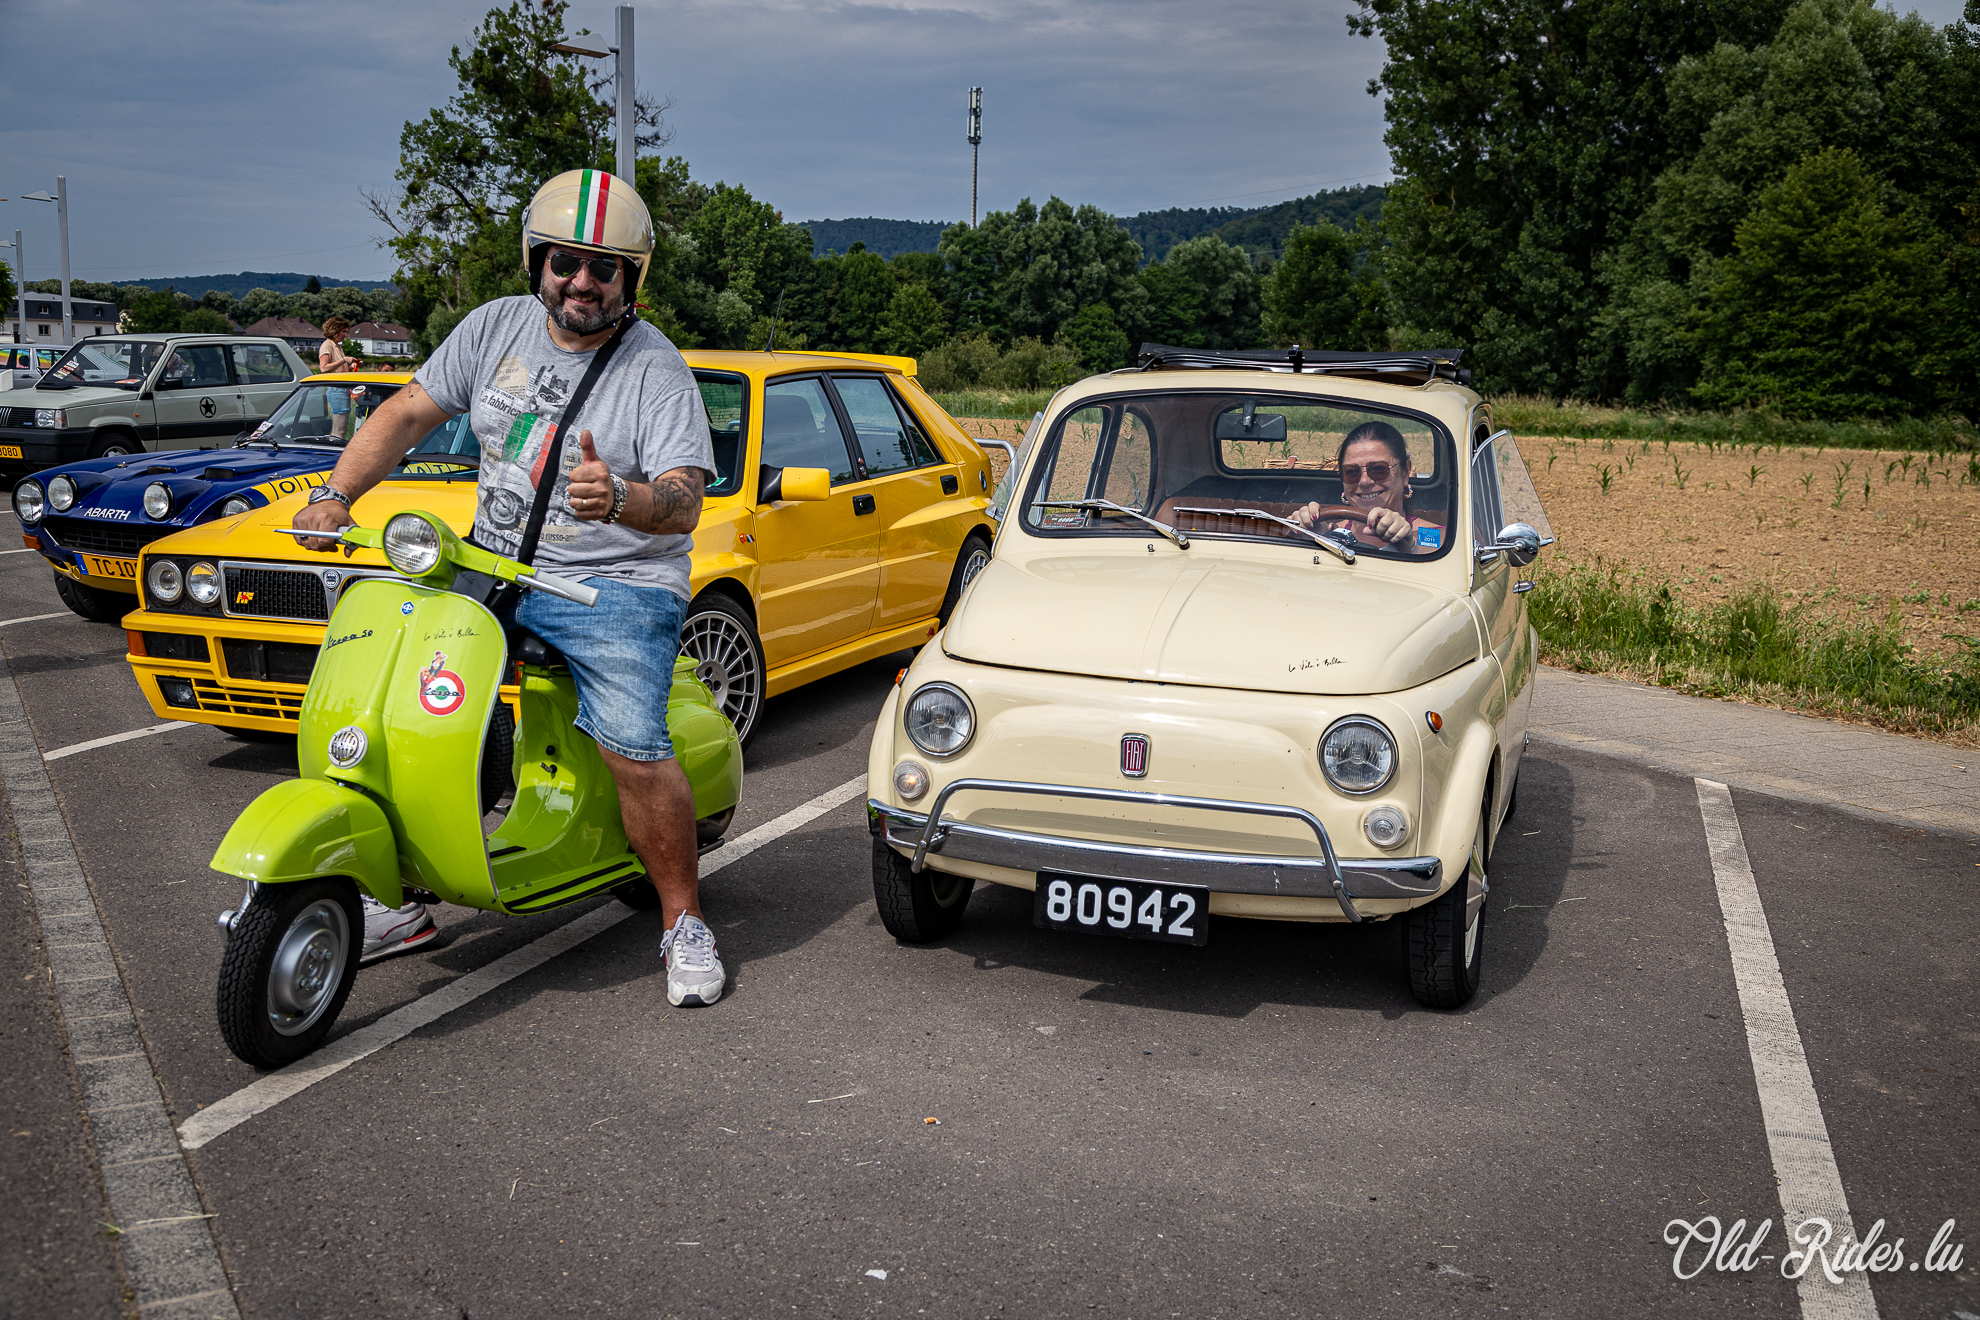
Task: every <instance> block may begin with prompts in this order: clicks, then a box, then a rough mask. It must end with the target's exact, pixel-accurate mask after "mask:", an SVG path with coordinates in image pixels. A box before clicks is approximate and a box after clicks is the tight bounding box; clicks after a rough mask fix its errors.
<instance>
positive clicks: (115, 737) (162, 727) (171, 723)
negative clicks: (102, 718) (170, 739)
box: [41, 720, 192, 761]
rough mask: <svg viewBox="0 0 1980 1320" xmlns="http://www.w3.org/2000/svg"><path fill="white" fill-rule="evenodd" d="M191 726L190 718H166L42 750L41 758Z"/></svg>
mask: <svg viewBox="0 0 1980 1320" xmlns="http://www.w3.org/2000/svg"><path fill="white" fill-rule="evenodd" d="M191 727H192V721H190V720H167V721H165V723H163V724H154V725H152V726H151V727H150V728H148V729H132V730H131V731H130V732H129V733H113V734H111V735H110V736H109V737H108V738H91V739H90V740H89V741H88V742H79V743H70V744H69V745H68V746H67V747H57V748H56V749H55V750H54V751H52V752H43V753H42V754H41V759H42V760H44V761H59V760H61V759H62V758H63V757H65V756H74V755H75V754H76V753H77V752H88V751H94V750H95V749H96V748H98V747H108V746H110V745H111V744H112V743H120V742H129V741H130V740H131V739H133V738H149V737H150V736H151V735H152V734H154V733H170V732H171V731H172V730H174V729H190V728H191Z"/></svg>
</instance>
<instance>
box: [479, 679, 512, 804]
mask: <svg viewBox="0 0 1980 1320" xmlns="http://www.w3.org/2000/svg"><path fill="white" fill-rule="evenodd" d="M515 786H516V717H515V716H514V715H513V714H512V713H511V712H510V710H509V703H508V702H506V701H497V702H496V703H495V713H494V714H492V715H490V716H489V717H488V736H487V737H486V738H484V739H483V740H482V744H481V814H482V815H484V816H486V815H487V814H488V813H489V812H491V811H493V810H495V804H496V803H497V802H500V801H501V800H502V795H503V794H504V793H506V792H508V791H509V790H510V789H512V788H514V787H515Z"/></svg>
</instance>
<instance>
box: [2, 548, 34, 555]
mask: <svg viewBox="0 0 1980 1320" xmlns="http://www.w3.org/2000/svg"><path fill="white" fill-rule="evenodd" d="M40 553H41V551H39V550H32V549H30V550H0V555H38V554H40Z"/></svg>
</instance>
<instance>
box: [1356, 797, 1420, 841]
mask: <svg viewBox="0 0 1980 1320" xmlns="http://www.w3.org/2000/svg"><path fill="white" fill-rule="evenodd" d="M1361 832H1362V833H1363V834H1366V835H1367V836H1368V841H1369V842H1370V843H1372V844H1374V845H1375V846H1376V847H1377V848H1398V847H1401V846H1402V844H1403V842H1404V841H1405V840H1406V839H1408V838H1409V817H1408V816H1405V815H1404V814H1403V813H1402V809H1401V808H1400V807H1392V806H1389V805H1387V804H1386V803H1384V804H1383V805H1382V806H1379V807H1376V808H1374V809H1373V810H1371V811H1370V812H1369V813H1368V814H1367V815H1366V816H1363V817H1362V818H1361Z"/></svg>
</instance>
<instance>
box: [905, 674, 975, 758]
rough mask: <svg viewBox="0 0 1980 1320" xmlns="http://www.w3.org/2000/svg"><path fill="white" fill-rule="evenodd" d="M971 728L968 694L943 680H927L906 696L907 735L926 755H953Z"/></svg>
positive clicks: (966, 740)
mask: <svg viewBox="0 0 1980 1320" xmlns="http://www.w3.org/2000/svg"><path fill="white" fill-rule="evenodd" d="M975 732H976V712H975V711H974V710H972V709H971V708H970V704H969V698H968V697H965V696H964V695H963V694H962V693H961V691H959V690H958V689H956V688H952V687H950V686H949V685H948V684H947V683H930V684H928V685H927V686H925V687H923V688H922V689H921V690H920V691H918V692H916V693H915V694H914V695H913V696H912V697H910V698H908V704H907V735H908V737H909V738H911V739H913V740H914V745H915V746H916V747H919V748H920V749H921V750H922V751H924V752H927V753H928V754H929V755H930V756H953V755H954V754H955V753H957V752H960V751H961V750H962V749H963V748H965V747H967V746H969V740H970V736H971V735H972V734H974V733H975Z"/></svg>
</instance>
